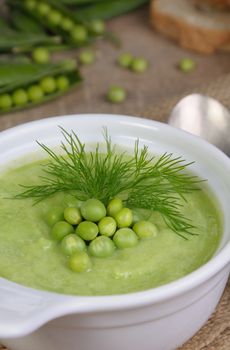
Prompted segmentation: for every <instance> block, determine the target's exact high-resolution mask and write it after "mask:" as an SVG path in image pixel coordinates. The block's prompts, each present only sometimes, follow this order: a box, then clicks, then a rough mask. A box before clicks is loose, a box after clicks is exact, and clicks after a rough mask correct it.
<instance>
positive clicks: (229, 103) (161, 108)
mask: <svg viewBox="0 0 230 350" xmlns="http://www.w3.org/2000/svg"><path fill="white" fill-rule="evenodd" d="M190 93H200V94H204V95H207V96H210V97H213V98H216V99H217V100H218V101H220V102H222V103H223V104H224V105H225V106H226V107H228V108H229V109H230V74H227V75H225V76H222V77H220V78H218V79H216V80H215V81H213V82H211V83H210V84H208V85H204V86H201V87H199V88H196V89H193V90H186V91H185V92H184V93H183V94H181V95H179V96H173V97H172V98H170V99H166V100H165V101H162V103H160V104H159V105H154V106H150V107H148V108H147V109H146V110H145V111H144V112H143V113H142V117H144V118H149V119H154V120H158V121H162V122H167V119H168V116H169V113H170V111H171V110H172V108H173V107H174V106H175V105H176V104H177V102H178V101H179V100H180V99H181V98H183V97H184V96H186V95H188V94H190Z"/></svg>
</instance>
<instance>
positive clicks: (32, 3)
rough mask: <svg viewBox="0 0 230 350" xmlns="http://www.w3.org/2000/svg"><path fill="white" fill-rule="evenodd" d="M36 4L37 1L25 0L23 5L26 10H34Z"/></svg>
mask: <svg viewBox="0 0 230 350" xmlns="http://www.w3.org/2000/svg"><path fill="white" fill-rule="evenodd" d="M36 6H37V1H36V0H26V1H25V7H26V8H27V9H28V10H31V11H32V10H34V9H35V8H36Z"/></svg>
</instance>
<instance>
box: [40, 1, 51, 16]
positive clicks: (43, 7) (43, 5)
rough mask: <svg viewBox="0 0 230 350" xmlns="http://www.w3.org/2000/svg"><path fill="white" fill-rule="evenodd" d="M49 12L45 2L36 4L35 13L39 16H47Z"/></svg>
mask: <svg viewBox="0 0 230 350" xmlns="http://www.w3.org/2000/svg"><path fill="white" fill-rule="evenodd" d="M50 10H51V7H50V5H48V4H46V3H45V2H41V3H38V5H37V11H38V13H39V15H41V16H47V15H48V14H49V12H50Z"/></svg>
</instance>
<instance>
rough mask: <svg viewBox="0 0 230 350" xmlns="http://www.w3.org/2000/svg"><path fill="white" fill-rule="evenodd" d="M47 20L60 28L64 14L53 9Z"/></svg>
mask: <svg viewBox="0 0 230 350" xmlns="http://www.w3.org/2000/svg"><path fill="white" fill-rule="evenodd" d="M47 19H48V21H49V23H51V24H52V25H54V26H58V25H59V24H61V21H62V14H61V12H59V11H57V10H54V9H51V10H50V11H49V13H48V16H47Z"/></svg>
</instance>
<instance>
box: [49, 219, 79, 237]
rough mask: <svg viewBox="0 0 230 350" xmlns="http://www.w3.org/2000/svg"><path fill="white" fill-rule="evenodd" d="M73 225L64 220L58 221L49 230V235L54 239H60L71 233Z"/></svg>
mask: <svg viewBox="0 0 230 350" xmlns="http://www.w3.org/2000/svg"><path fill="white" fill-rule="evenodd" d="M73 232H74V229H73V226H72V225H70V224H69V223H68V222H66V221H58V222H57V223H56V224H54V226H53V227H52V230H51V236H52V238H53V239H54V240H55V241H61V240H62V239H63V238H64V237H65V236H67V235H69V234H70V233H73Z"/></svg>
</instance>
